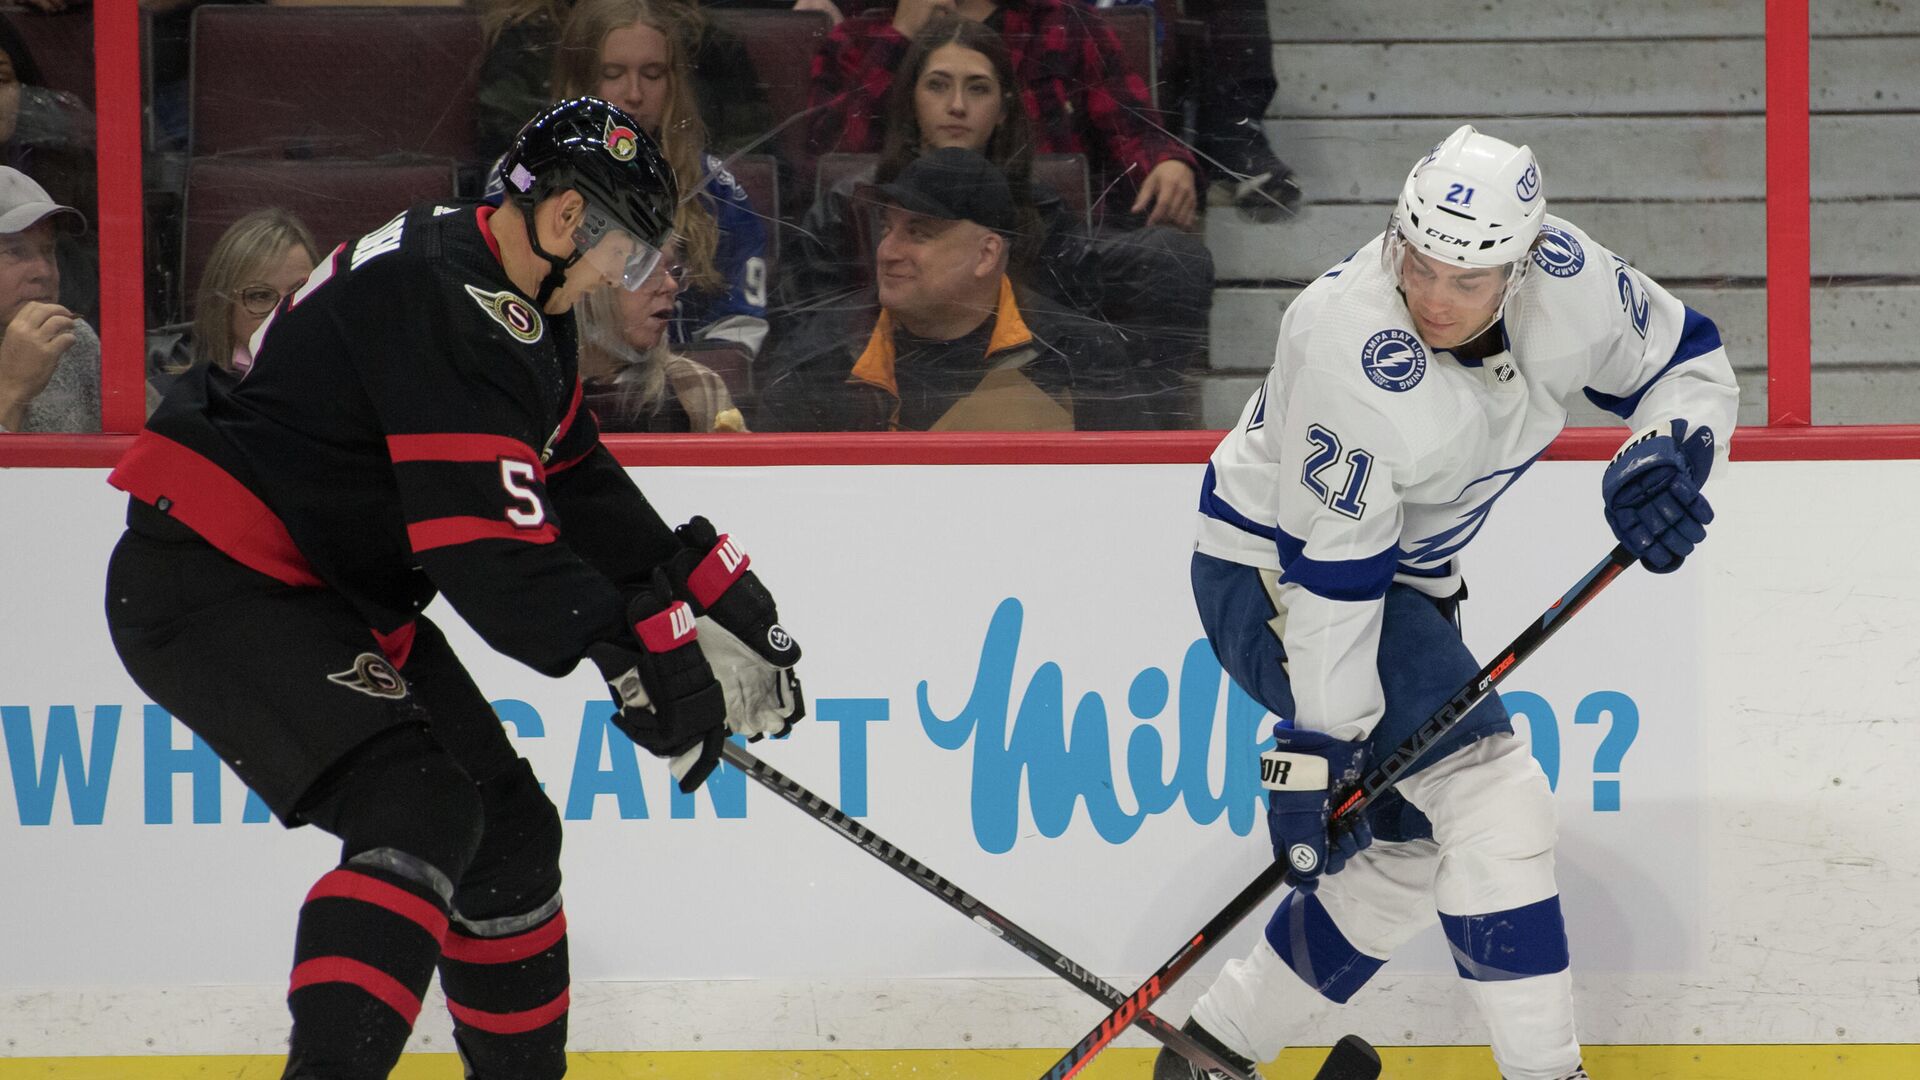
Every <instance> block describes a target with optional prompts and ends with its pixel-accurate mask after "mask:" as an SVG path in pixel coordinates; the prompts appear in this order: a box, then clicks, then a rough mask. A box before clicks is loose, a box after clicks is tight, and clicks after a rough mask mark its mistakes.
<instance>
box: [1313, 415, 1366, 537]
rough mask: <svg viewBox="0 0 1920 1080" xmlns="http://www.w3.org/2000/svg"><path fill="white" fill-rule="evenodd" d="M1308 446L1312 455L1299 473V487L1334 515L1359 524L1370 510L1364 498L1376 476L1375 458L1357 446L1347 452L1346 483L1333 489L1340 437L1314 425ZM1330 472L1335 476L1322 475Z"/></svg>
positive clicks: (1339, 457)
mask: <svg viewBox="0 0 1920 1080" xmlns="http://www.w3.org/2000/svg"><path fill="white" fill-rule="evenodd" d="M1307 442H1308V443H1309V444H1311V445H1312V446H1313V451H1312V452H1311V453H1309V454H1308V455H1307V463H1306V465H1305V466H1304V467H1302V468H1301V470H1300V483H1301V484H1302V485H1304V486H1305V487H1306V489H1307V490H1308V491H1311V492H1313V497H1314V498H1316V499H1319V500H1320V501H1321V502H1323V503H1326V504H1327V506H1328V507H1329V508H1331V509H1332V510H1333V511H1334V512H1335V513H1339V514H1345V515H1346V516H1347V517H1350V518H1353V519H1354V520H1356V521H1357V520H1359V518H1360V515H1361V514H1363V513H1365V512H1366V509H1367V504H1366V500H1365V499H1364V498H1363V496H1365V495H1366V492H1367V480H1368V478H1369V477H1370V476H1371V475H1372V473H1373V455H1372V454H1370V453H1368V452H1367V451H1365V450H1362V449H1360V448H1359V447H1357V446H1356V447H1354V448H1353V449H1352V450H1349V451H1347V452H1346V455H1345V457H1346V463H1347V475H1346V478H1345V480H1346V482H1345V483H1343V484H1341V485H1340V486H1339V487H1333V486H1331V485H1330V484H1329V483H1328V481H1329V480H1334V479H1338V478H1339V477H1338V470H1337V469H1335V468H1334V467H1335V465H1336V464H1337V463H1338V462H1339V461H1340V460H1341V453H1340V436H1338V435H1335V434H1334V433H1333V432H1331V431H1328V430H1327V429H1326V428H1323V427H1321V426H1320V425H1319V424H1315V425H1313V426H1312V427H1310V428H1308V429H1307ZM1329 470H1334V472H1335V475H1334V476H1322V475H1321V474H1323V473H1326V472H1327V471H1329Z"/></svg>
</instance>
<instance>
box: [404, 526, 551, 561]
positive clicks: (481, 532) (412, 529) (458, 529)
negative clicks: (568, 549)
mask: <svg viewBox="0 0 1920 1080" xmlns="http://www.w3.org/2000/svg"><path fill="white" fill-rule="evenodd" d="M558 539H560V530H558V529H556V528H554V527H553V526H552V525H551V524H546V525H541V526H540V527H538V528H534V529H522V528H520V527H519V526H517V525H515V524H514V523H512V522H510V521H496V520H494V519H493V518H483V517H443V518H432V519H430V520H427V521H416V522H414V523H413V524H411V525H409V526H407V543H408V544H411V545H412V546H413V550H414V553H415V554H418V553H420V552H422V551H431V550H433V549H434V548H441V547H452V546H454V545H455V544H465V543H470V542H472V541H474V540H524V541H526V542H527V543H529V544H551V543H553V542H554V541H555V540H558Z"/></svg>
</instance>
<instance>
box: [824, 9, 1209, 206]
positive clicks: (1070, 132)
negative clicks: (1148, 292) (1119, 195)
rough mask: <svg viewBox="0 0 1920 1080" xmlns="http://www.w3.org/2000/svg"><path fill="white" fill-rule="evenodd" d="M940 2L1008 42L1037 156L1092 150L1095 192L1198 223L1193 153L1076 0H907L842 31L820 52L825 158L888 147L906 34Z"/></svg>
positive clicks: (1097, 23) (1114, 45)
mask: <svg viewBox="0 0 1920 1080" xmlns="http://www.w3.org/2000/svg"><path fill="white" fill-rule="evenodd" d="M942 9H951V10H953V11H956V12H958V13H959V14H960V15H962V16H964V17H966V18H969V19H973V20H975V21H976V22H984V23H986V24H987V25H988V26H991V27H993V28H994V29H995V30H996V31H998V32H999V33H1000V35H1001V37H1003V38H1005V39H1006V43H1007V50H1008V52H1009V53H1010V54H1011V55H1012V58H1013V67H1014V72H1015V74H1016V76H1017V78H1018V80H1019V83H1018V89H1019V92H1020V99H1021V104H1022V105H1023V107H1024V108H1025V109H1026V112H1027V117H1028V119H1030V120H1031V121H1032V122H1033V125H1034V130H1035V134H1036V137H1037V139H1036V142H1035V145H1034V150H1035V151H1036V152H1038V153H1060V154H1086V155H1087V156H1088V159H1089V161H1090V162H1091V163H1092V165H1093V166H1094V172H1095V174H1096V176H1097V177H1099V179H1097V180H1096V183H1095V189H1096V190H1103V191H1104V190H1106V187H1107V184H1108V183H1113V184H1117V185H1122V186H1123V187H1124V190H1125V192H1126V193H1127V194H1129V195H1131V196H1132V199H1131V200H1130V201H1129V202H1127V203H1126V204H1125V206H1126V207H1127V210H1128V212H1129V213H1132V214H1143V215H1145V223H1146V224H1148V225H1159V224H1168V225H1174V226H1177V227H1180V228H1189V227H1191V226H1192V225H1193V223H1194V211H1195V208H1196V206H1197V203H1198V190H1199V189H1198V186H1197V173H1196V171H1195V163H1194V157H1193V154H1192V152H1191V151H1189V150H1188V149H1187V148H1186V147H1184V146H1182V145H1181V144H1180V143H1179V141H1178V140H1176V139H1174V138H1173V137H1172V136H1170V135H1168V134H1167V133H1166V132H1165V131H1164V130H1162V129H1161V128H1159V127H1158V126H1156V125H1154V124H1153V123H1152V122H1151V121H1150V119H1149V118H1150V117H1151V115H1152V112H1153V110H1152V106H1151V105H1150V104H1149V98H1148V94H1147V85H1146V82H1145V81H1144V80H1143V79H1142V78H1141V76H1140V73H1138V72H1136V71H1134V70H1132V69H1131V68H1130V67H1129V66H1128V64H1127V61H1126V57H1125V55H1124V54H1123V53H1122V52H1121V51H1120V43H1119V41H1118V40H1117V39H1116V38H1115V37H1114V36H1113V31H1112V30H1110V29H1108V28H1107V26H1106V25H1105V24H1103V23H1102V22H1100V20H1099V18H1098V17H1097V16H1095V15H1093V14H1092V13H1091V12H1089V11H1088V10H1087V9H1086V8H1085V7H1084V6H1082V5H1081V4H1080V3H1078V2H1077V0H1005V2H1004V3H995V2H994V0H957V2H956V0H899V3H898V4H897V6H894V7H892V8H887V7H876V8H873V9H871V10H868V11H864V12H861V13H860V14H858V15H856V16H854V17H852V18H849V19H847V20H846V21H845V22H842V23H841V24H840V25H838V26H836V27H834V28H833V30H832V32H831V33H829V34H828V35H827V39H826V41H825V42H824V43H823V44H822V46H821V51H820V52H819V53H818V54H817V55H816V56H815V57H814V64H813V87H812V94H811V96H810V97H809V99H808V108H809V110H810V112H811V118H810V128H809V131H808V146H809V149H810V150H811V152H812V153H814V154H815V155H819V154H826V153H832V152H835V151H840V152H844V153H872V152H874V151H877V150H879V149H880V145H881V141H882V132H881V130H880V124H881V121H882V119H883V118H884V116H885V113H884V109H883V105H884V102H885V100H886V95H887V91H888V90H889V89H890V88H891V87H892V85H893V80H894V77H895V73H896V72H897V71H899V69H900V62H901V60H902V59H903V58H904V57H905V55H906V52H907V47H908V42H909V41H910V40H911V39H912V38H913V36H914V35H915V34H917V33H918V32H919V31H920V28H921V27H923V26H925V25H926V23H927V20H928V19H930V18H932V17H933V15H934V14H935V13H936V12H937V11H940V10H942Z"/></svg>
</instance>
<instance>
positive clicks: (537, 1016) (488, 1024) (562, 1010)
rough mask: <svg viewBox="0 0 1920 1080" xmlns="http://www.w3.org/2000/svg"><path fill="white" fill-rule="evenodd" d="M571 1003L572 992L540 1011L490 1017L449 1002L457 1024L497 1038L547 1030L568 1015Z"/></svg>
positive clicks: (563, 994) (452, 1001)
mask: <svg viewBox="0 0 1920 1080" xmlns="http://www.w3.org/2000/svg"><path fill="white" fill-rule="evenodd" d="M571 1000H572V992H571V991H568V990H562V991H560V996H559V997H556V998H554V999H553V1000H552V1001H549V1002H547V1003H546V1004H545V1005H541V1006H539V1007H537V1008H532V1009H524V1010H522V1011H520V1012H510V1013H491V1012H482V1011H480V1010H479V1009H469V1008H467V1007H466V1006H465V1005H462V1004H460V1003H459V1002H456V1001H454V1000H453V999H451V998H449V999H448V1000H447V1011H448V1012H449V1013H452V1014H453V1018H454V1019H455V1020H458V1021H460V1022H461V1023H463V1024H465V1025H467V1026H468V1027H470V1028H475V1029H477V1030H480V1031H485V1032H489V1033H491V1034H494V1035H518V1034H520V1033H522V1032H526V1031H532V1030H533V1029H535V1028H541V1027H546V1026H547V1025H548V1024H551V1023H553V1022H554V1021H555V1020H558V1019H560V1018H561V1017H562V1016H564V1015H566V1012H567V1005H568V1003H569V1002H570V1001H571Z"/></svg>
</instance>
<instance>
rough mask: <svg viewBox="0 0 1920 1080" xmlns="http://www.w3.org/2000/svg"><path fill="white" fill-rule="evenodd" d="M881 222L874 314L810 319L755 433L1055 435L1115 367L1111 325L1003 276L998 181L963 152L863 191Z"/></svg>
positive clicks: (921, 163) (990, 168) (776, 362)
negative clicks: (1107, 367) (1079, 384)
mask: <svg viewBox="0 0 1920 1080" xmlns="http://www.w3.org/2000/svg"><path fill="white" fill-rule="evenodd" d="M866 196H867V197H868V198H871V199H872V200H873V201H874V202H876V203H877V204H878V207H879V212H880V214H881V216H882V224H881V226H880V244H879V248H878V251H877V253H876V257H877V259H878V263H879V278H878V282H877V294H878V298H879V303H880V310H879V312H878V314H877V315H876V314H874V313H872V312H865V313H862V312H859V311H850V312H847V313H845V315H846V318H845V319H844V320H842V321H840V322H839V323H838V324H837V325H836V324H834V323H833V322H830V321H828V320H817V321H816V322H815V323H814V324H813V325H812V326H811V327H809V332H808V333H806V334H802V335H796V336H794V337H792V338H789V339H786V340H785V341H783V343H782V345H781V347H780V349H779V351H778V352H776V354H775V355H774V356H773V357H771V360H772V363H770V364H769V365H768V367H769V370H770V372H771V374H770V377H769V378H768V380H767V382H766V389H765V390H764V391H763V393H762V395H761V410H760V414H759V415H760V420H759V423H758V425H757V426H758V427H760V428H762V429H779V430H800V431H804V430H824V431H965V430H976V431H979V430H985V431H1061V430H1069V429H1071V428H1073V426H1074V393H1073V388H1074V385H1075V383H1076V381H1077V378H1078V375H1079V373H1080V372H1082V371H1085V370H1088V369H1091V368H1093V367H1095V366H1097V365H1099V364H1102V363H1112V362H1113V361H1114V358H1115V356H1116V353H1117V350H1116V348H1115V345H1114V343H1113V341H1112V339H1111V334H1110V332H1109V331H1108V330H1107V328H1106V326H1105V325H1104V324H1102V323H1100V322H1098V321H1096V320H1089V319H1086V318H1084V317H1080V316H1076V315H1074V314H1073V313H1071V312H1069V311H1067V310H1065V309H1064V308H1061V307H1059V306H1058V305H1056V304H1054V303H1052V302H1051V301H1048V300H1046V299H1045V298H1043V297H1040V296H1038V295H1036V294H1034V293H1032V292H1029V291H1027V290H1025V289H1021V288H1019V287H1018V286H1016V285H1015V284H1014V283H1013V281H1012V280H1011V279H1010V278H1008V276H1007V265H1008V258H1009V248H1010V246H1011V244H1010V239H1009V236H1010V234H1011V233H1012V231H1013V230H1014V229H1015V228H1016V227H1017V220H1018V219H1017V217H1016V209H1015V207H1014V203H1013V195H1012V193H1011V192H1010V191H1009V189H1008V187H1007V179H1006V175H1005V174H1004V173H1002V172H1001V171H1000V170H999V168H997V167H996V166H995V165H994V164H993V163H992V162H991V161H988V160H987V159H986V158H984V157H982V156H981V155H979V154H976V153H974V152H973V151H971V150H965V149H961V148H959V147H946V148H942V149H937V150H932V151H929V152H928V153H925V154H922V155H921V156H919V157H917V158H915V159H914V160H913V161H912V162H911V163H910V164H908V165H907V167H906V168H905V169H903V170H901V172H900V175H899V176H898V177H896V178H895V179H894V180H893V182H892V183H889V184H882V185H878V186H877V187H874V188H871V189H868V190H867V192H866Z"/></svg>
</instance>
